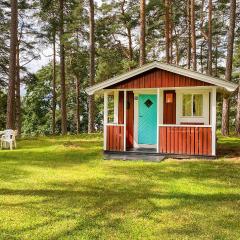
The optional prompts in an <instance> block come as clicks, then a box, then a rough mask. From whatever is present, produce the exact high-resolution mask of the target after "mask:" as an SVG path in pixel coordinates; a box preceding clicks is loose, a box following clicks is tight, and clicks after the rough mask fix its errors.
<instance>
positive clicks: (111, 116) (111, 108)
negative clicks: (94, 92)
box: [107, 95, 114, 123]
mask: <svg viewBox="0 0 240 240" xmlns="http://www.w3.org/2000/svg"><path fill="white" fill-rule="evenodd" d="M107 113H108V123H113V122H114V95H108V112H107Z"/></svg>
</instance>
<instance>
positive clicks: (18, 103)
mask: <svg viewBox="0 0 240 240" xmlns="http://www.w3.org/2000/svg"><path fill="white" fill-rule="evenodd" d="M19 45H20V42H19V41H18V44H17V52H16V128H17V131H18V135H19V136H21V132H22V122H21V120H22V119H21V95H20V87H21V82H20V60H19V56H20V46H19Z"/></svg>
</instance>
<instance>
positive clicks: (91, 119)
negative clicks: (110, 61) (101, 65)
mask: <svg viewBox="0 0 240 240" xmlns="http://www.w3.org/2000/svg"><path fill="white" fill-rule="evenodd" d="M89 27H90V35H89V43H90V46H89V47H90V75H89V86H92V85H93V84H94V82H95V36H94V32H95V22H94V2H93V0H89ZM92 132H94V96H93V95H91V96H88V133H92Z"/></svg>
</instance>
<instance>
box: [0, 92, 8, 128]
mask: <svg viewBox="0 0 240 240" xmlns="http://www.w3.org/2000/svg"><path fill="white" fill-rule="evenodd" d="M6 114H7V94H6V93H5V92H2V91H1V90H0V129H5V127H6Z"/></svg>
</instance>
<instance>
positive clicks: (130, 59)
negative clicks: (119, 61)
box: [120, 0, 133, 70]
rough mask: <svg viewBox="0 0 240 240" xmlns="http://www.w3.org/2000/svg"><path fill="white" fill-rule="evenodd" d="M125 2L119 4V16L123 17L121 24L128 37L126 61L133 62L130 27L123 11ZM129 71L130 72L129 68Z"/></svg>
mask: <svg viewBox="0 0 240 240" xmlns="http://www.w3.org/2000/svg"><path fill="white" fill-rule="evenodd" d="M125 3H126V1H125V0H124V1H122V2H121V3H120V7H121V14H122V16H123V22H124V25H125V27H126V30H127V37H128V59H129V61H130V62H132V61H133V47H132V31H131V27H130V25H129V24H128V22H127V21H126V19H125V17H126V13H125V9H124V5H125ZM129 70H131V66H130V67H129Z"/></svg>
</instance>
